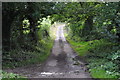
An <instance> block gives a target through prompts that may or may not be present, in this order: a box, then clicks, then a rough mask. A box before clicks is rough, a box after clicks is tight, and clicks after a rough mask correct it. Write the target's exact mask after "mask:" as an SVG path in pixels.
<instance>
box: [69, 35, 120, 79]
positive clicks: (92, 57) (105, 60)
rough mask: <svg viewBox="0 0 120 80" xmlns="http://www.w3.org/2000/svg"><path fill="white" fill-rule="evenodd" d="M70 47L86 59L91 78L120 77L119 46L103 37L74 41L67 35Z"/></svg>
mask: <svg viewBox="0 0 120 80" xmlns="http://www.w3.org/2000/svg"><path fill="white" fill-rule="evenodd" d="M67 40H68V42H69V43H70V44H71V47H72V48H73V49H74V50H75V51H76V52H77V53H78V55H79V56H83V57H84V58H85V60H86V61H87V63H88V65H87V67H88V69H89V72H90V74H91V76H92V77H93V78H100V79H102V80H104V79H105V78H110V79H111V78H112V79H116V80H117V79H118V78H120V71H119V69H120V68H119V66H120V65H119V64H120V50H119V48H120V46H119V45H118V44H117V43H112V42H109V41H107V40H105V39H100V40H92V41H75V40H72V39H70V38H68V37H67Z"/></svg>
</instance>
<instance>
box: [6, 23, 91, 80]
mask: <svg viewBox="0 0 120 80" xmlns="http://www.w3.org/2000/svg"><path fill="white" fill-rule="evenodd" d="M63 27H64V25H61V26H58V30H57V32H56V39H55V43H54V46H53V49H52V53H51V55H50V56H49V58H48V59H47V61H46V62H45V63H43V64H36V65H32V66H29V67H28V66H26V67H20V68H16V69H13V70H8V72H14V73H18V74H21V75H24V76H27V77H29V78H91V77H90V75H89V73H88V72H86V68H85V65H84V62H82V61H80V60H78V59H77V57H78V56H77V54H76V53H74V51H73V50H72V48H71V47H70V45H69V44H68V43H67V42H66V39H65V37H64V33H63Z"/></svg>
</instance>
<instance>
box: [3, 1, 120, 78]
mask: <svg viewBox="0 0 120 80" xmlns="http://www.w3.org/2000/svg"><path fill="white" fill-rule="evenodd" d="M119 7H120V2H116V3H115V2H109V3H107V2H105V3H98V2H97V3H96V2H89V3H87V2H78V3H75V2H74V3H71V2H68V3H63V2H61V3H60V2H58V3H49V2H47V3H46V2H44V3H34V2H32V3H28V2H24V3H3V8H2V13H3V18H2V21H3V34H2V35H3V68H6V67H18V66H23V65H26V64H32V63H38V62H41V61H44V60H45V59H46V58H47V56H48V55H49V53H50V50H51V48H52V45H53V40H52V39H51V37H50V36H51V34H50V33H51V32H50V31H49V30H50V26H51V25H52V24H53V23H54V22H55V21H59V22H65V23H66V32H67V33H66V35H67V40H68V41H69V42H70V44H71V45H72V47H73V48H74V50H75V51H76V52H77V53H78V54H79V55H80V56H84V57H85V59H86V61H87V62H88V65H87V66H88V68H89V71H90V73H91V75H92V77H94V78H119V77H120V71H119V70H120V67H119V66H120V65H119V64H120V55H119V54H120V50H119V49H120V46H119V45H120V9H119ZM16 55H17V56H16ZM8 63H9V64H8ZM20 63H22V64H21V65H19V64H20Z"/></svg>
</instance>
